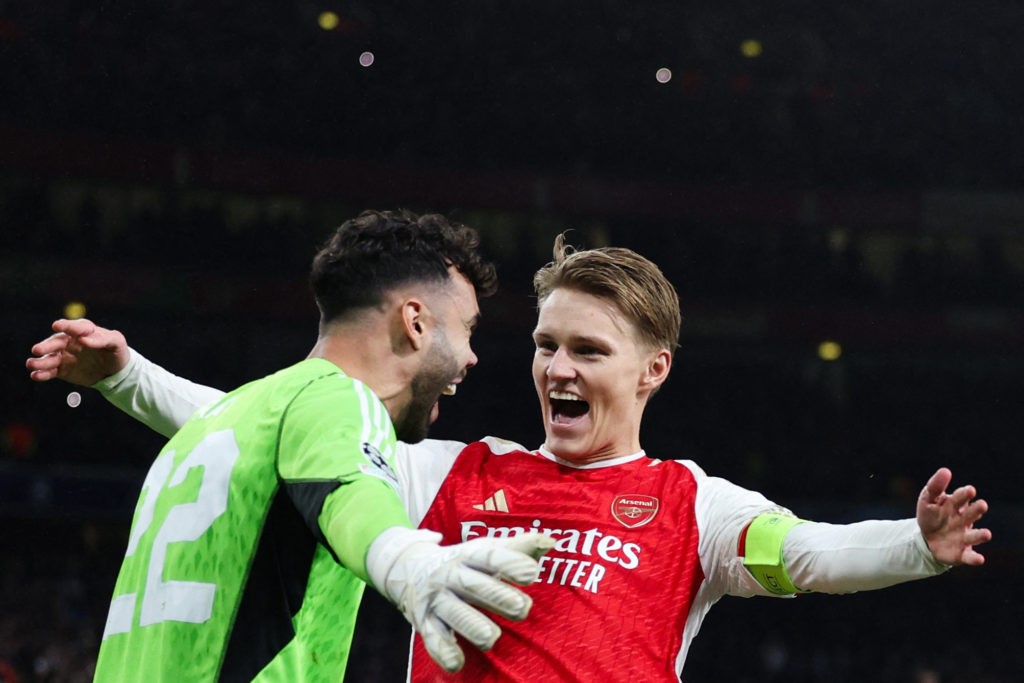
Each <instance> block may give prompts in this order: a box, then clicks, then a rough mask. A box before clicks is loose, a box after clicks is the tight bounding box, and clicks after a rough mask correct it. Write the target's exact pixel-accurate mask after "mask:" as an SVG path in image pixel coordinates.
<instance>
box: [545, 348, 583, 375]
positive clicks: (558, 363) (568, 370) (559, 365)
mask: <svg viewBox="0 0 1024 683" xmlns="http://www.w3.org/2000/svg"><path fill="white" fill-rule="evenodd" d="M575 375H576V368H575V367H574V366H573V364H572V359H571V358H569V354H568V353H567V352H566V351H565V349H557V350H556V351H555V352H554V354H552V355H551V360H550V361H548V368H547V376H548V378H549V379H572V378H573V377H574V376H575Z"/></svg>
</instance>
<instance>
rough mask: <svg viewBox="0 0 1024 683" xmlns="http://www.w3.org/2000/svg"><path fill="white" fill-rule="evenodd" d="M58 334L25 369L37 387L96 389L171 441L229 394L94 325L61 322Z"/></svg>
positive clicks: (38, 350)
mask: <svg viewBox="0 0 1024 683" xmlns="http://www.w3.org/2000/svg"><path fill="white" fill-rule="evenodd" d="M53 329H54V331H55V332H56V334H54V335H52V336H50V337H48V338H47V339H44V340H43V341H41V342H39V343H38V344H36V345H35V346H33V347H32V353H33V354H34V356H33V357H32V358H29V359H28V360H27V361H26V362H25V365H26V367H28V369H29V376H30V377H31V378H32V379H33V380H35V381H37V382H45V381H49V380H51V379H57V378H60V379H64V380H66V381H68V382H72V383H74V384H81V385H85V386H91V387H94V388H96V389H98V390H99V391H100V392H101V393H102V394H103V396H104V397H105V398H106V399H107V400H108V401H110V402H111V403H113V404H114V405H115V406H117V407H118V408H120V409H121V410H123V411H124V412H126V413H128V414H129V415H131V416H132V417H134V418H135V419H136V420H139V421H140V422H142V423H143V424H145V425H146V426H147V427H149V428H150V429H153V430H154V431H156V432H159V433H160V434H163V435H164V436H167V437H170V436H171V435H172V434H174V433H175V432H176V431H178V429H179V428H180V427H181V425H182V424H184V423H185V420H187V419H188V418H189V416H191V415H192V413H194V412H195V411H196V409H197V408H200V407H202V406H204V405H207V404H208V403H211V402H212V401H215V400H217V399H218V398H220V397H221V396H223V392H221V391H219V390H217V389H213V388H211V387H207V386H203V385H201V384H195V383H194V382H190V381H189V380H187V379H184V378H182V377H178V376H177V375H174V374H172V373H170V372H167V371H166V370H164V369H163V368H162V367H160V366H159V365H155V364H153V363H151V362H149V361H148V360H146V359H145V358H144V357H143V356H142V355H141V354H139V353H138V352H137V351H134V350H132V349H130V348H129V347H128V342H127V341H126V340H125V338H124V335H123V334H121V333H120V332H117V331H116V330H108V329H106V328H104V327H100V326H98V325H96V324H95V323H93V322H92V321H90V320H85V319H81V320H58V321H56V322H54V323H53Z"/></svg>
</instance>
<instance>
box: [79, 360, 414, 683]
mask: <svg viewBox="0 0 1024 683" xmlns="http://www.w3.org/2000/svg"><path fill="white" fill-rule="evenodd" d="M394 449H395V433H394V428H393V426H392V424H391V421H390V419H389V417H388V414H387V411H386V410H385V408H384V405H383V404H382V403H381V402H380V401H379V400H378V399H377V397H376V396H374V394H373V393H372V392H371V391H370V390H369V389H368V388H367V387H366V386H365V385H363V384H362V383H361V382H359V381H357V380H353V379H352V378H350V377H348V376H346V375H345V374H344V373H342V372H341V371H340V370H339V369H338V368H337V367H336V366H335V365H334V364H332V363H330V362H328V361H326V360H323V359H309V360H305V361H303V362H301V363H298V364H297V365H294V366H292V367H290V368H287V369H284V370H281V371H280V372H278V373H276V374H273V375H270V376H269V377H265V378H263V379H261V380H258V381H255V382H252V383H250V384H247V385H245V386H243V387H241V388H239V389H237V390H235V391H233V392H231V393H230V394H227V395H225V396H224V397H223V398H221V399H220V400H218V401H217V402H216V403H214V404H212V405H210V406H207V407H206V408H204V409H202V410H200V411H198V412H197V413H196V414H195V415H194V416H193V417H192V418H191V419H190V420H189V421H188V422H187V423H186V424H185V425H184V426H183V427H182V429H181V431H179V432H178V433H177V434H176V435H175V436H174V438H172V439H171V440H170V442H168V444H167V446H166V447H165V448H164V449H163V450H162V451H161V452H160V455H159V456H158V457H157V459H156V460H155V461H154V462H153V465H152V467H151V468H150V470H149V473H148V475H147V476H146V479H145V482H144V483H143V485H142V492H141V494H140V496H139V501H138V504H137V506H136V510H135V517H134V519H133V521H132V528H131V534H130V536H129V539H128V549H127V551H126V553H125V559H124V563H123V564H122V566H121V571H120V574H119V575H118V578H117V583H116V585H115V587H114V597H113V599H112V600H111V603H110V612H109V615H108V617H107V624H106V628H105V629H104V633H103V643H102V645H101V647H100V653H99V659H98V661H97V665H96V677H95V681H97V682H98V683H110V682H113V681H146V682H147V683H160V682H166V683H184V682H188V683H199V682H202V681H250V680H257V681H289V682H296V683H299V682H305V681H330V682H331V683H338V682H339V681H341V680H342V677H343V676H344V672H345V663H346V661H347V659H348V651H349V645H350V642H351V638H352V629H353V626H354V622H355V618H356V612H357V609H358V605H359V601H360V598H361V597H362V591H363V587H364V583H363V580H364V579H365V577H366V568H365V558H366V551H367V549H368V547H369V545H370V543H371V542H372V541H373V539H374V538H375V537H376V536H377V535H378V534H379V533H380V532H381V531H383V530H384V529H386V528H388V527H391V526H396V525H399V526H411V524H410V522H409V519H408V517H407V515H406V512H405V510H404V508H403V506H402V503H401V501H400V500H399V498H398V495H397V494H396V492H395V478H394V477H395V475H394V470H393V469H392V467H391V459H392V457H393V454H394ZM325 533H326V535H325Z"/></svg>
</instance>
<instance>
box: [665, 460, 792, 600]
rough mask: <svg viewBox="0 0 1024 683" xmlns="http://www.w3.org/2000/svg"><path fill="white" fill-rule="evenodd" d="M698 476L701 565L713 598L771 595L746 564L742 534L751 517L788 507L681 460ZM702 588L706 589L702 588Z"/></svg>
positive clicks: (697, 501) (698, 544)
mask: <svg viewBox="0 0 1024 683" xmlns="http://www.w3.org/2000/svg"><path fill="white" fill-rule="evenodd" d="M682 463H683V464H684V465H686V466H687V467H688V468H689V469H690V470H691V471H692V472H693V474H694V476H695V477H696V479H697V499H696V502H695V510H694V512H695V514H696V516H697V531H698V534H699V539H698V543H697V551H698V552H699V553H700V562H701V567H702V568H703V570H704V577H705V580H706V581H707V584H708V586H707V588H708V593H709V594H710V596H713V597H711V601H712V602H713V601H714V600H717V598H718V596H721V595H735V596H740V597H745V598H747V597H751V596H753V595H772V594H771V593H769V592H768V591H767V590H765V588H764V587H762V586H761V584H759V583H758V582H757V580H756V579H754V577H753V576H752V575H751V573H750V572H749V571H748V570H747V568H746V567H745V566H744V565H743V558H742V557H741V556H740V554H739V541H740V534H742V532H743V530H744V529H745V528H746V526H747V525H748V524H750V522H751V520H753V519H754V518H755V517H757V516H758V515H760V514H763V513H765V512H783V513H788V512H789V511H788V510H786V509H785V508H781V507H779V506H778V505H776V504H775V503H773V502H771V501H770V500H768V499H767V498H765V497H764V496H763V495H761V494H760V493H757V492H756V491H750V490H749V489H745V488H743V487H741V486H737V485H735V484H733V483H731V482H729V481H726V480H725V479H721V478H719V477H709V476H708V475H707V474H705V473H704V470H702V469H701V468H700V467H698V466H697V465H696V464H694V463H693V462H692V461H689V460H685V461H682ZM702 590H703V589H702Z"/></svg>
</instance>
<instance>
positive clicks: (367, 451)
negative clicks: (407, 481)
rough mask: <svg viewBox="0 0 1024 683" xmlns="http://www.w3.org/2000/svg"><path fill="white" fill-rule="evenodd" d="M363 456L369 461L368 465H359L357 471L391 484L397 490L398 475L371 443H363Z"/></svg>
mask: <svg viewBox="0 0 1024 683" xmlns="http://www.w3.org/2000/svg"><path fill="white" fill-rule="evenodd" d="M363 455H364V456H365V457H366V459H367V460H368V461H369V463H370V464H369V465H359V469H360V471H361V472H362V473H363V474H368V475H370V476H371V477H377V478H378V479H383V480H384V481H386V482H388V483H389V484H391V485H392V486H393V487H395V489H396V490H397V488H398V475H397V474H396V473H395V470H394V469H393V468H392V467H391V463H389V462H388V460H387V458H385V457H384V456H383V455H381V453H380V451H378V450H377V447H376V446H374V445H373V444H371V443H367V442H365V441H364V442H363Z"/></svg>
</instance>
